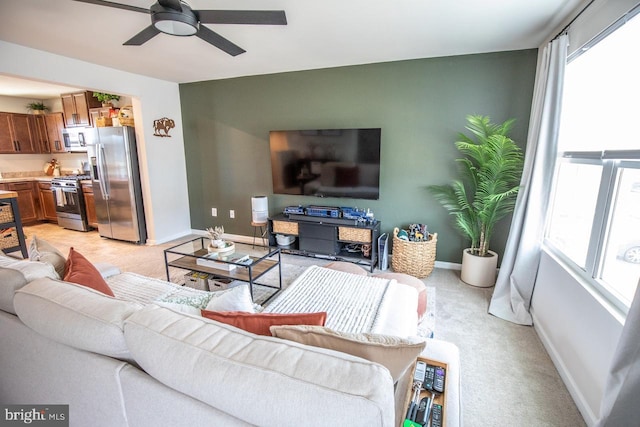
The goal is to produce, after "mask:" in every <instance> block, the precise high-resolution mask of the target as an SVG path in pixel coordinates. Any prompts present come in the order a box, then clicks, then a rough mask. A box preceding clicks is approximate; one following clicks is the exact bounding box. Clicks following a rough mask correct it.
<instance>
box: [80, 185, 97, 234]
mask: <svg viewBox="0 0 640 427" xmlns="http://www.w3.org/2000/svg"><path fill="white" fill-rule="evenodd" d="M82 194H83V195H84V205H85V209H86V210H87V224H89V226H90V227H93V228H98V215H97V214H96V203H95V199H94V197H93V187H92V186H91V184H88V183H84V182H83V183H82Z"/></svg>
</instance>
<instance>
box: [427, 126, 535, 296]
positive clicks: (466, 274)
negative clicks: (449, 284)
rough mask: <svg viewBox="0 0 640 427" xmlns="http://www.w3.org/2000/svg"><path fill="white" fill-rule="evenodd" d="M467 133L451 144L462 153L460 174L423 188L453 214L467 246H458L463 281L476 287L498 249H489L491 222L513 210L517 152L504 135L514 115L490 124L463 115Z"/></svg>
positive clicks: (489, 274) (493, 265)
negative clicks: (439, 183) (454, 177)
mask: <svg viewBox="0 0 640 427" xmlns="http://www.w3.org/2000/svg"><path fill="white" fill-rule="evenodd" d="M467 122H468V124H467V126H466V129H467V130H468V131H470V132H471V133H472V136H471V137H469V136H467V135H465V134H463V133H460V134H459V141H456V142H455V146H456V148H457V149H458V151H460V153H462V154H463V155H464V157H462V158H459V159H456V161H457V162H458V164H459V166H460V171H461V177H460V179H456V180H454V181H453V182H452V183H451V184H449V185H431V186H429V191H430V192H431V194H432V195H433V196H434V197H435V199H436V200H438V201H439V202H440V203H441V204H442V206H443V207H444V208H445V209H447V210H448V211H449V214H451V215H453V216H454V218H455V226H456V228H457V229H458V230H459V231H460V232H461V233H462V235H463V236H464V237H467V238H468V239H470V240H471V247H470V248H467V249H465V250H464V251H463V254H462V272H461V275H460V278H461V279H462V281H463V282H465V283H467V284H469V285H473V286H479V287H490V286H493V285H494V284H495V280H496V269H497V266H498V254H496V253H495V252H493V251H491V250H489V243H490V241H491V237H492V234H493V230H494V227H495V225H496V223H497V222H498V221H499V220H500V219H502V218H504V217H505V216H506V215H507V214H509V213H511V212H513V209H514V207H515V201H516V196H517V194H518V191H519V190H520V186H519V184H520V176H521V175H522V168H523V164H524V161H523V156H522V151H521V150H520V148H519V147H518V146H517V145H516V144H515V142H514V141H513V140H512V139H511V138H509V137H508V133H509V131H510V130H511V127H512V126H513V123H514V120H513V119H510V120H507V121H505V122H504V123H502V124H494V123H491V119H490V118H489V117H486V116H480V115H472V116H467Z"/></svg>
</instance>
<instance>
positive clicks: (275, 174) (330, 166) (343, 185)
mask: <svg viewBox="0 0 640 427" xmlns="http://www.w3.org/2000/svg"><path fill="white" fill-rule="evenodd" d="M380 135H381V129H380V128H373V129H318V130H281V131H271V132H269V148H270V151H271V171H272V178H273V192H274V193H275V194H292V195H304V196H315V197H348V198H353V199H370V200H377V199H378V198H379V196H380Z"/></svg>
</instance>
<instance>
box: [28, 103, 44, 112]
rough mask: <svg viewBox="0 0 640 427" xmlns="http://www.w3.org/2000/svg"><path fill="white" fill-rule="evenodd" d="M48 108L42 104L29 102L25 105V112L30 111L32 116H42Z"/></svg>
mask: <svg viewBox="0 0 640 427" xmlns="http://www.w3.org/2000/svg"><path fill="white" fill-rule="evenodd" d="M48 109H49V107H47V106H46V105H44V104H43V103H42V102H30V103H28V104H27V110H28V111H31V112H32V113H33V114H44V113H45V111H47V110H48Z"/></svg>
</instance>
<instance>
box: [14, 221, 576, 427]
mask: <svg viewBox="0 0 640 427" xmlns="http://www.w3.org/2000/svg"><path fill="white" fill-rule="evenodd" d="M25 234H26V235H27V238H28V239H30V238H31V237H32V236H33V235H34V234H37V235H38V237H41V238H43V239H45V240H47V241H49V242H51V243H52V244H53V245H55V246H56V247H58V248H59V249H60V250H61V251H62V252H63V253H65V255H66V253H67V252H68V250H69V247H71V246H74V248H75V249H77V250H78V251H80V253H82V254H83V255H85V256H86V257H87V258H88V259H89V260H90V261H93V262H100V261H102V262H109V263H112V264H114V265H117V266H118V267H120V269H121V270H123V271H131V272H135V273H139V274H143V275H147V276H150V277H155V278H158V279H165V280H166V275H165V269H164V256H163V250H164V249H165V248H168V247H170V246H173V245H174V244H177V243H178V242H171V243H169V244H163V245H158V246H137V245H133V244H130V243H124V242H118V241H114V240H109V239H104V238H101V237H100V236H99V235H98V233H97V232H89V233H82V232H76V231H69V230H64V229H62V228H60V227H58V226H57V225H54V224H39V225H35V226H29V227H25ZM186 240H188V238H186V237H185V238H184V239H181V240H180V241H186ZM243 250H249V251H250V250H251V246H250V245H249V246H247V245H245V246H244V247H243ZM256 253H262V254H264V253H265V250H264V249H258V248H256ZM283 262H284V269H283V281H285V282H286V281H289V280H293V279H294V278H295V277H297V275H299V273H300V272H302V270H304V268H306V266H308V265H311V264H317V265H324V264H326V263H328V262H330V261H328V260H322V259H316V258H305V257H300V256H293V255H283ZM181 275H182V276H183V275H184V271H179V270H176V271H175V272H173V271H172V272H171V276H172V278H173V279H175V280H179V278H180V276H181ZM175 280H174V281H175ZM424 282H425V284H426V285H427V286H428V287H432V288H434V289H435V290H436V292H437V300H435V298H434V300H435V301H434V303H435V305H436V309H435V313H436V316H435V317H436V318H435V319H434V322H436V331H435V338H438V339H442V340H446V341H450V342H452V343H454V344H456V345H457V346H458V347H459V349H460V358H461V377H462V409H463V425H464V426H468V427H485V426H487V427H488V426H496V427H504V426H510V427H511V426H513V427H528V426H562V427H565V426H566V427H581V426H584V425H585V423H584V420H583V419H582V417H581V415H580V413H579V411H578V409H577V408H576V405H575V404H574V402H573V400H572V399H571V396H570V395H569V393H568V391H567V389H566V387H565V385H564V383H563V382H562V380H561V379H560V376H559V374H558V372H557V371H556V369H555V367H554V366H553V363H552V362H551V359H550V358H549V356H548V354H547V353H546V351H545V350H544V347H543V346H542V343H541V342H540V340H539V338H538V336H537V335H536V332H535V330H534V329H533V328H531V327H527V326H518V325H514V324H512V323H509V322H506V321H503V320H500V319H498V318H496V317H493V316H491V315H489V314H487V308H488V305H489V299H490V298H491V294H492V292H493V288H489V289H481V288H474V287H472V286H468V285H465V284H463V283H462V282H461V281H460V279H459V272H457V271H452V270H443V269H438V268H436V269H434V271H433V273H432V274H431V275H430V276H429V277H428V278H426V279H424ZM289 283H290V282H289ZM398 309H399V310H401V309H402V308H401V307H399V308H398Z"/></svg>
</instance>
